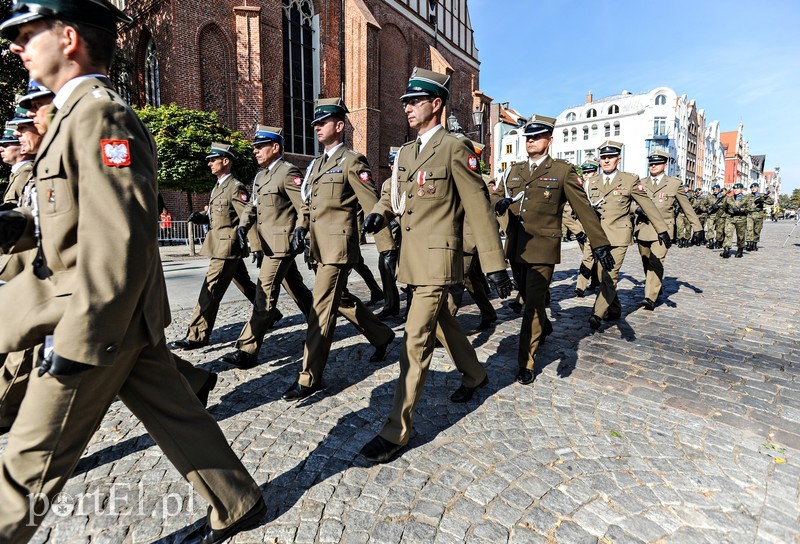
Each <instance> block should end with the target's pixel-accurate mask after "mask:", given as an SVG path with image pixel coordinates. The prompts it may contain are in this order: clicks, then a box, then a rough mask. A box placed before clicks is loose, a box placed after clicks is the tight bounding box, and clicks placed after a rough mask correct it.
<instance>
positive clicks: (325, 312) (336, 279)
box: [282, 98, 394, 401]
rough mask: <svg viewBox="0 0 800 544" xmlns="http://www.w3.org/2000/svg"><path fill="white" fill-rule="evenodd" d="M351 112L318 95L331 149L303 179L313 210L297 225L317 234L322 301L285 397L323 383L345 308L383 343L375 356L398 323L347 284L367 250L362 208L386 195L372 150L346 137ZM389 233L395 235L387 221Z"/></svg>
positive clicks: (317, 284) (301, 231)
mask: <svg viewBox="0 0 800 544" xmlns="http://www.w3.org/2000/svg"><path fill="white" fill-rule="evenodd" d="M347 113H349V112H348V110H347V107H346V106H345V105H344V102H342V100H341V99H339V98H328V99H321V100H318V101H317V104H316V107H315V108H314V121H313V122H312V126H313V127H314V130H315V131H316V133H317V139H318V140H319V141H320V143H322V145H323V146H324V147H325V152H324V153H323V155H321V156H319V157H316V158H315V159H314V161H313V162H312V163H311V164H310V165H309V167H308V169H307V170H306V176H305V179H304V180H303V184H302V186H301V191H302V193H301V196H302V197H303V200H304V202H305V203H306V208H305V210H304V213H305V215H306V217H304V218H303V221H302V224H301V226H298V227H297V228H296V229H295V232H294V244H295V247H296V248H297V249H298V250H300V249H301V248H302V247H303V245H304V242H303V241H304V240H305V238H306V235H307V234H308V235H310V238H311V241H310V244H311V256H312V257H313V258H314V260H315V261H316V262H317V270H316V278H315V280H314V291H313V295H314V297H313V298H314V301H313V304H312V310H311V313H310V314H309V316H308V332H307V333H306V343H305V348H304V350H303V368H302V371H301V372H300V376H299V378H298V380H297V382H296V383H294V384H292V386H291V387H289V389H287V390H286V391H285V392H284V394H283V397H282V398H283V399H284V400H289V401H294V400H299V399H302V398H305V397H308V396H309V395H311V394H313V393H314V392H316V391H319V390H320V389H321V388H322V373H323V371H324V370H325V365H326V363H327V362H328V354H329V353H330V349H331V342H332V341H333V333H334V331H335V328H336V310H337V309H338V310H339V313H340V314H342V316H344V317H345V318H346V319H347V320H348V321H350V322H351V323H352V324H353V325H355V327H356V328H357V329H358V330H359V331H360V332H361V333H362V334H363V335H364V336H366V337H367V340H369V342H370V343H371V344H372V345H373V346H375V353H374V354H373V355H372V357H371V358H370V361H371V362H378V361H382V360H383V359H384V357H385V356H386V349H387V348H388V346H389V344H390V343H391V341H392V339H393V338H394V332H393V331H392V329H390V328H389V327H387V326H386V325H384V324H383V323H382V322H381V321H380V320H379V319H378V318H376V317H375V316H374V315H373V314H372V312H370V311H369V309H368V308H367V307H366V306H365V305H364V304H363V303H362V302H361V301H360V300H359V299H358V298H357V297H355V296H353V295H352V294H350V293H349V292H348V291H347V277H348V276H349V275H350V270H351V269H352V267H353V265H354V264H355V263H356V262H358V260H359V258H360V257H361V250H360V247H359V246H360V232H359V229H358V220H357V215H358V208H359V206H360V207H361V208H363V209H365V210H371V209H372V207H373V206H374V205H375V203H376V202H377V201H378V193H377V191H376V189H375V184H374V183H373V181H372V172H371V170H370V168H369V164H367V159H366V157H364V156H363V155H361V154H360V153H356V152H355V151H353V150H352V149H349V148H347V147H346V146H345V145H344V128H345V116H346V114H347ZM302 225H310V228H308V229H306V227H304V226H302ZM381 234H382V235H383V236H387V237H388V236H389V234H388V232H387V231H386V229H383V232H382V233H381Z"/></svg>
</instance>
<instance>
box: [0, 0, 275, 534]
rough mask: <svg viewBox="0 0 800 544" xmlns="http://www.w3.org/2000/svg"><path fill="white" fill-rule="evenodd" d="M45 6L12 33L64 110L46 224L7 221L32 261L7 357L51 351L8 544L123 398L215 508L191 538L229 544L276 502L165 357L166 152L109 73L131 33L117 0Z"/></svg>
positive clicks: (17, 483)
mask: <svg viewBox="0 0 800 544" xmlns="http://www.w3.org/2000/svg"><path fill="white" fill-rule="evenodd" d="M40 8H41V6H40V5H39V4H32V3H31V4H29V3H27V2H24V1H18V2H16V3H15V4H14V11H13V12H12V16H11V18H10V19H8V20H7V21H5V22H4V23H2V24H1V25H0V36H2V37H4V38H7V39H10V40H11V41H12V45H11V50H12V52H13V53H16V54H18V55H20V56H21V57H23V58H25V64H26V66H27V67H28V68H29V70H30V72H31V76H32V77H34V78H35V79H37V80H39V81H41V82H42V83H43V84H45V85H47V86H48V87H49V88H51V89H52V90H53V91H54V92H55V93H56V97H55V99H54V101H53V103H54V104H55V106H56V107H57V108H58V110H57V113H56V114H55V116H54V118H53V120H52V123H51V126H50V128H49V130H48V131H47V133H46V135H45V138H44V140H43V142H42V144H41V147H40V149H39V153H38V155H37V158H36V162H35V164H34V176H35V177H36V179H37V182H36V194H35V196H34V204H35V207H34V209H35V210H36V213H35V215H34V212H33V211H30V210H24V209H21V208H20V209H16V210H11V211H3V212H0V247H3V248H4V249H5V250H8V251H13V252H17V251H25V250H28V249H32V250H33V251H34V252H35V255H36V259H34V262H33V265H32V269H31V270H30V271H28V270H27V269H26V270H25V271H24V272H23V273H22V274H19V275H17V276H15V277H14V278H13V279H12V280H11V281H10V282H8V284H6V285H5V286H4V287H3V288H2V289H0V320H2V322H3V323H10V322H12V321H13V322H14V323H15V326H13V327H11V326H4V327H2V328H0V351H3V352H9V351H16V350H20V349H24V348H26V347H30V346H33V345H35V344H37V343H45V344H46V349H45V353H44V356H43V358H41V359H40V365H39V368H38V371H36V372H33V373H32V374H31V377H30V381H29V383H28V387H27V391H26V396H25V401H24V402H23V403H22V406H21V407H20V412H19V415H18V416H17V419H16V421H15V423H14V426H13V427H12V428H11V431H10V432H9V437H8V442H7V444H6V447H5V450H4V452H3V456H2V459H1V460H0V464H1V465H2V467H0V504H2V505H3V506H2V508H0V541H2V542H8V543H18V542H26V541H28V540H29V539H30V538H31V537H32V536H33V533H34V532H35V531H36V528H37V526H38V525H39V524H40V523H41V521H42V519H43V518H44V515H45V514H46V513H47V510H48V508H47V506H48V505H49V504H51V501H52V499H53V498H54V497H55V496H56V495H57V494H58V493H59V492H60V490H61V489H62V488H63V486H64V484H65V483H66V482H67V479H68V478H69V477H70V475H71V473H72V471H73V470H74V468H75V466H76V465H77V463H78V460H79V458H80V456H81V454H82V452H83V451H84V449H85V447H86V444H87V443H88V442H89V440H90V439H91V437H92V434H93V433H94V431H95V430H96V429H97V427H98V426H99V424H100V422H101V421H102V419H103V416H104V415H105V413H106V411H107V410H108V407H109V405H110V404H111V403H112V402H113V401H114V399H115V398H116V397H119V398H120V399H121V400H122V401H123V402H124V403H125V404H126V406H127V407H128V408H129V409H130V410H131V411H132V412H133V413H134V414H135V415H136V416H137V417H139V418H140V419H141V420H142V423H143V424H144V425H145V427H146V428H147V430H148V431H149V432H150V434H151V435H152V436H153V438H154V439H155V441H156V443H157V444H158V445H159V447H160V448H161V449H162V451H164V453H165V455H166V456H167V457H168V458H169V459H170V461H172V462H173V463H174V464H175V466H176V468H177V469H178V470H179V471H180V473H181V474H182V475H183V476H184V477H185V478H187V479H188V480H190V481H191V483H192V485H193V487H194V489H195V490H196V491H197V492H199V493H200V494H201V495H202V496H203V497H204V498H205V499H206V500H207V501H208V503H209V504H210V509H209V514H208V519H207V524H206V525H205V526H203V527H200V528H198V529H197V530H196V532H195V533H194V534H193V535H189V536H190V538H197V539H198V540H199V539H202V540H203V542H205V543H217V542H222V541H223V540H225V539H227V538H229V537H230V536H233V535H234V534H236V533H238V532H240V531H242V530H243V529H245V528H248V527H250V526H252V525H253V524H256V523H258V522H259V520H260V518H261V517H262V516H263V515H264V513H265V512H266V505H265V504H264V500H263V498H262V496H261V490H260V488H259V486H258V485H257V484H256V482H255V481H253V479H252V477H250V475H249V474H248V473H247V471H246V470H245V468H244V466H243V465H242V463H241V461H240V460H239V458H238V457H237V456H236V455H235V454H234V453H233V451H232V450H231V448H230V446H229V444H228V442H227V440H226V439H225V436H224V435H223V434H222V431H221V430H220V429H219V426H218V425H217V424H216V422H215V421H214V419H213V418H212V417H211V415H210V414H209V413H208V412H206V411H205V410H204V409H203V407H202V405H201V404H200V402H199V401H198V400H197V398H196V397H195V395H194V393H193V392H192V391H191V390H190V389H189V387H188V386H187V383H186V382H185V381H184V380H183V379H182V378H181V376H180V374H179V372H178V370H177V368H176V366H175V363H174V362H173V361H172V359H171V357H170V354H169V351H168V350H167V347H166V341H165V338H164V327H165V326H166V325H167V323H168V321H169V304H168V301H167V294H166V285H165V282H164V275H163V271H162V268H161V261H160V259H159V253H158V245H157V243H156V231H157V229H158V199H157V184H156V168H157V166H156V163H157V160H156V146H155V142H154V141H153V138H152V136H151V135H150V134H149V133H148V132H147V129H146V128H145V127H144V125H143V124H142V122H141V121H140V120H139V119H138V117H137V116H136V114H135V113H134V112H133V110H131V109H130V107H129V106H128V105H127V104H126V102H125V100H123V99H122V98H121V97H120V96H119V95H118V94H117V93H116V92H115V91H114V88H113V86H112V84H111V82H110V81H109V80H108V79H107V77H105V75H101V74H105V73H107V70H108V67H109V66H110V64H111V59H112V56H113V53H114V47H115V42H116V25H117V22H118V21H123V22H125V23H131V22H132V21H131V19H130V18H129V17H127V16H126V15H125V14H123V13H122V12H121V11H119V10H118V9H117V8H116V7H114V6H113V5H112V4H111V3H110V2H107V1H105V0H69V1H66V0H52V1H50V2H48V4H47V9H46V10H41V9H40ZM64 44H69V47H67V46H65V45H64ZM86 183H90V184H91V190H86ZM81 208H83V210H82V209H81ZM97 210H103V213H102V214H100V213H97Z"/></svg>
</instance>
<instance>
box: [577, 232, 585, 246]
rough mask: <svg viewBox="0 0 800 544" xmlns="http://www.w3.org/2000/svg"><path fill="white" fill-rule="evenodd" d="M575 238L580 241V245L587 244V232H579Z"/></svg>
mask: <svg viewBox="0 0 800 544" xmlns="http://www.w3.org/2000/svg"><path fill="white" fill-rule="evenodd" d="M575 239H576V240H577V241H578V243H579V244H580V245H583V244H585V243H586V233H585V232H579V233H578V234H576V235H575Z"/></svg>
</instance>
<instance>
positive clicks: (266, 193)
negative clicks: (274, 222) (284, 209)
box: [258, 186, 279, 208]
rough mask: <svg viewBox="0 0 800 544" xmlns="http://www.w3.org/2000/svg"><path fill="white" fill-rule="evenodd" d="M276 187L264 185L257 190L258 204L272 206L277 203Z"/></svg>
mask: <svg viewBox="0 0 800 544" xmlns="http://www.w3.org/2000/svg"><path fill="white" fill-rule="evenodd" d="M278 196H279V194H278V188H277V187H270V186H268V187H264V188H263V189H261V190H260V191H259V192H258V205H259V206H264V207H267V208H272V207H275V206H277V205H278Z"/></svg>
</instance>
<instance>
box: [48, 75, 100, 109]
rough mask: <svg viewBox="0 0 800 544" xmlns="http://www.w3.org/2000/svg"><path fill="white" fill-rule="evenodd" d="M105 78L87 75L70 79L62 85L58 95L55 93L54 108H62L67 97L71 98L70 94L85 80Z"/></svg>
mask: <svg viewBox="0 0 800 544" xmlns="http://www.w3.org/2000/svg"><path fill="white" fill-rule="evenodd" d="M105 77H106V76H104V75H103V74H88V75H85V76H78V77H74V78H72V79H70V80H69V81H67V82H66V83H65V84H64V86H63V87H61V90H59V91H58V93H56V96H55V98H53V104H55V106H56V107H57V108H58V109H61V108H63V107H64V104H66V103H67V100H69V97H70V96H72V93H73V92H74V91H75V89H77V88H78V85H80V84H81V83H83V82H84V81H86V80H87V79H97V78H103V79H105Z"/></svg>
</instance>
